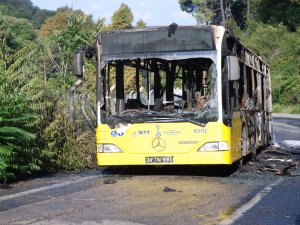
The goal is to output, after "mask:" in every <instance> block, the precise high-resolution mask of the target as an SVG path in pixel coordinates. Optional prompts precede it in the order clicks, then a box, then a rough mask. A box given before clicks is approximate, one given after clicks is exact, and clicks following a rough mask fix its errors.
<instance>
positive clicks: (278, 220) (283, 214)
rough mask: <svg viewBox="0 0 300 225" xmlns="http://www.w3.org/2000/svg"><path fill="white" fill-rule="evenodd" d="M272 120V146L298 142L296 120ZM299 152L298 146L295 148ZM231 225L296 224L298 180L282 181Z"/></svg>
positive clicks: (299, 206)
mask: <svg viewBox="0 0 300 225" xmlns="http://www.w3.org/2000/svg"><path fill="white" fill-rule="evenodd" d="M286 117H287V116H281V115H278V116H277V117H274V131H275V137H276V142H277V143H279V144H282V145H286V144H285V141H286V140H290V141H294V142H299V141H300V118H298V117H296V118H292V119H291V118H286ZM299 151H300V146H299ZM233 224H235V225H253V224H255V225H298V224H300V176H299V177H285V178H284V180H283V181H282V182H280V183H279V184H278V185H276V186H275V187H273V188H272V190H271V191H270V193H268V194H267V195H266V196H264V197H263V198H262V200H261V201H259V202H258V204H257V205H255V206H254V207H253V208H251V209H250V210H249V211H247V212H245V213H243V216H242V217H241V218H240V219H238V220H237V221H235V222H234V223H233Z"/></svg>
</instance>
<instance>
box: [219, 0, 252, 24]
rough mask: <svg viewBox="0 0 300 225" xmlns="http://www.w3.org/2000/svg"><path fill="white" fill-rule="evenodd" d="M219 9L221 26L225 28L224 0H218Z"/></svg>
mask: <svg viewBox="0 0 300 225" xmlns="http://www.w3.org/2000/svg"><path fill="white" fill-rule="evenodd" d="M248 1H249V0H248ZM220 7H221V15H222V25H223V26H224V27H225V12H224V0H220Z"/></svg>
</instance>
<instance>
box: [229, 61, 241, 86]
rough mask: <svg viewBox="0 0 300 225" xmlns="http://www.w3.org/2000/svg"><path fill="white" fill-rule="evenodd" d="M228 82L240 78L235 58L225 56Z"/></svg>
mask: <svg viewBox="0 0 300 225" xmlns="http://www.w3.org/2000/svg"><path fill="white" fill-rule="evenodd" d="M227 66H228V68H227V71H228V81H236V80H239V79H240V78H241V75H240V64H239V59H238V57H236V56H227Z"/></svg>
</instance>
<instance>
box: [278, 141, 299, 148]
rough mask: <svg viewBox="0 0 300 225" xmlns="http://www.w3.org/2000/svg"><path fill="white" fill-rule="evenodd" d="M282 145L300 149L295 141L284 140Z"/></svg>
mask: <svg viewBox="0 0 300 225" xmlns="http://www.w3.org/2000/svg"><path fill="white" fill-rule="evenodd" d="M282 144H283V145H284V146H288V147H292V148H300V141H297V140H284V141H283V142H282Z"/></svg>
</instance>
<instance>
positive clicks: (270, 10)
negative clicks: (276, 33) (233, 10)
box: [259, 0, 300, 31]
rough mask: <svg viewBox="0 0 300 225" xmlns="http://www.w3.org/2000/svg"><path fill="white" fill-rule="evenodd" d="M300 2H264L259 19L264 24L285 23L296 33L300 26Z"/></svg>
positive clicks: (294, 0)
mask: <svg viewBox="0 0 300 225" xmlns="http://www.w3.org/2000/svg"><path fill="white" fill-rule="evenodd" d="M299 14H300V2H299V1H298V0H264V1H262V4H261V6H260V10H259V18H260V20H261V21H262V22H264V23H270V24H278V23H281V22H282V23H283V24H284V25H286V26H287V27H288V28H289V30H291V31H295V30H296V28H297V27H298V26H299V25H300V16H299Z"/></svg>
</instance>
